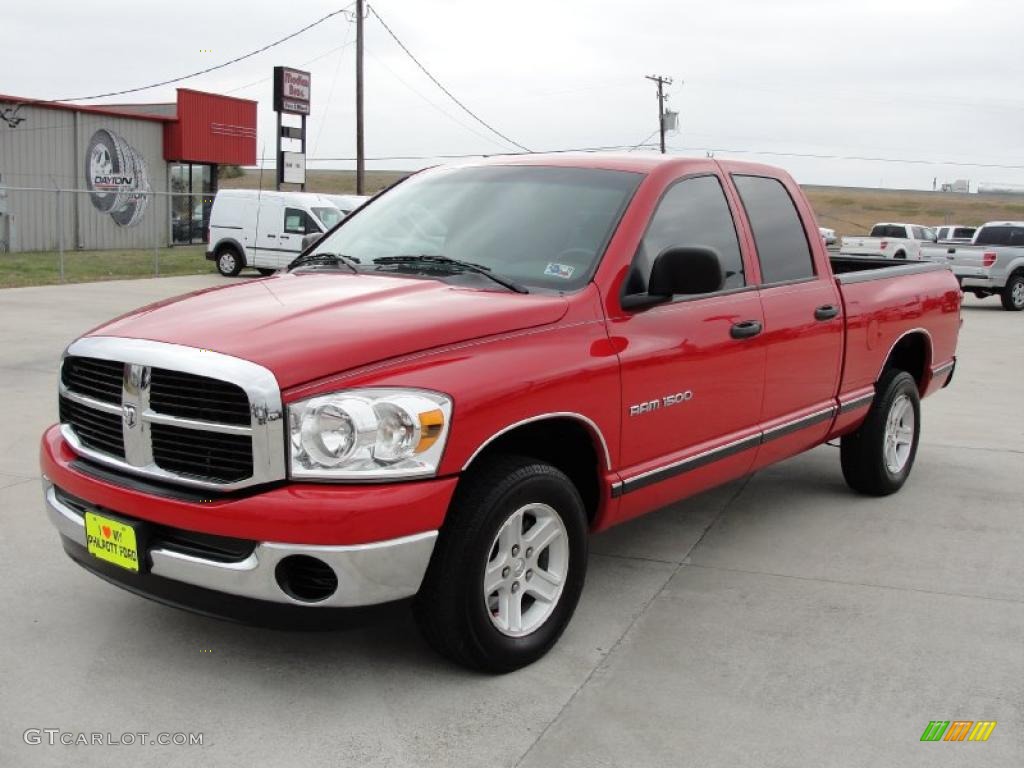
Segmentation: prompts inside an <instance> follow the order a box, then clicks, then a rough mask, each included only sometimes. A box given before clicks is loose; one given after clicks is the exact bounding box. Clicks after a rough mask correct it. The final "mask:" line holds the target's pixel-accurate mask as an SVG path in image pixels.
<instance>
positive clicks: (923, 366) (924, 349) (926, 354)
mask: <svg viewBox="0 0 1024 768" xmlns="http://www.w3.org/2000/svg"><path fill="white" fill-rule="evenodd" d="M932 357H933V346H932V336H931V334H930V333H929V332H928V331H927V330H926V329H924V328H912V329H911V330H909V331H905V332H904V333H903V334H901V335H900V336H899V338H897V339H896V341H894V342H893V344H892V346H891V347H890V348H889V354H888V355H886V357H885V362H884V363H883V364H882V368H881V370H880V371H879V372H878V378H877V379H876V381H880V380H881V378H882V376H883V375H884V374H885V372H886V371H887V370H889V369H890V368H896V369H898V370H901V371H906V372H907V373H909V374H910V375H911V376H913V377H914V381H916V382H917V388H918V391H919V392H920V393H921V395H922V396H924V392H925V388H926V387H927V385H928V375H929V373H930V372H931V365H932Z"/></svg>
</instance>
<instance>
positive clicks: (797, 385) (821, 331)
mask: <svg viewBox="0 0 1024 768" xmlns="http://www.w3.org/2000/svg"><path fill="white" fill-rule="evenodd" d="M731 178H732V182H733V184H734V185H735V187H736V190H737V192H738V193H739V198H740V200H741V202H742V205H743V208H744V210H745V211H746V214H747V221H748V222H749V225H750V236H751V237H752V239H753V241H754V242H753V244H754V248H755V251H756V254H757V261H758V265H759V268H760V278H761V286H760V294H761V306H762V308H763V311H764V333H763V340H762V344H763V345H764V348H765V353H766V360H765V387H764V402H763V405H762V407H761V424H762V428H763V430H764V433H765V434H764V438H763V445H762V447H761V449H760V451H759V453H758V456H757V462H756V465H757V466H764V465H766V464H770V463H772V462H774V461H778V460H779V459H781V458H784V457H785V456H789V455H792V454H795V453H798V452H799V451H802V450H805V449H806V448H809V447H811V446H813V445H816V444H817V443H819V442H821V441H822V440H824V438H825V436H826V434H827V433H828V429H829V425H830V423H831V420H832V417H833V415H834V411H835V409H834V405H835V396H836V392H837V391H838V387H839V376H840V369H841V365H842V353H843V320H842V317H841V315H842V302H841V299H840V295H839V287H838V286H837V285H836V283H835V280H834V279H833V278H832V274H831V270H830V268H829V266H828V263H827V259H828V257H827V255H826V254H825V252H824V250H823V249H822V248H821V247H820V245H819V244H818V241H817V238H815V237H814V236H813V233H814V231H815V229H814V218H813V215H812V214H811V211H810V210H809V209H808V208H807V206H806V203H805V202H804V199H803V197H802V196H801V195H800V193H799V189H798V188H797V187H796V186H795V184H793V185H792V187H791V188H790V187H788V186H787V183H784V182H783V181H781V180H780V179H777V178H773V177H770V176H753V175H745V174H732V177H731Z"/></svg>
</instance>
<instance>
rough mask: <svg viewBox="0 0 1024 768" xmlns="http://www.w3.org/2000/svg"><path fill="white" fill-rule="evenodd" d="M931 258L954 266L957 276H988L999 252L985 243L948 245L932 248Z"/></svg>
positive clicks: (930, 251) (954, 272)
mask: <svg viewBox="0 0 1024 768" xmlns="http://www.w3.org/2000/svg"><path fill="white" fill-rule="evenodd" d="M929 258H930V259H931V260H932V261H936V262H939V263H940V264H945V265H946V266H948V267H952V269H953V274H955V275H956V276H957V277H988V273H989V269H990V268H991V267H992V265H993V264H995V262H996V258H997V254H996V252H995V251H994V250H993V249H992V248H986V247H985V246H983V245H948V246H945V247H939V248H932V249H930V250H929Z"/></svg>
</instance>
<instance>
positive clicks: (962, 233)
mask: <svg viewBox="0 0 1024 768" xmlns="http://www.w3.org/2000/svg"><path fill="white" fill-rule="evenodd" d="M974 232H975V229H974V228H973V227H957V228H956V229H954V230H953V234H952V237H959V238H971V237H974Z"/></svg>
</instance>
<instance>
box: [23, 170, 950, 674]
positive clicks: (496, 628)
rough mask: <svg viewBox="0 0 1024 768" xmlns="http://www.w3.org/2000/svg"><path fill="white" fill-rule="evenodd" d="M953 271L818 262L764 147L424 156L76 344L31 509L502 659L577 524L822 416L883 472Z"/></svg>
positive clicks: (328, 615)
mask: <svg viewBox="0 0 1024 768" xmlns="http://www.w3.org/2000/svg"><path fill="white" fill-rule="evenodd" d="M960 301H961V293H960V289H959V287H958V285H957V282H956V279H955V278H954V276H953V274H952V273H951V272H950V271H949V270H948V269H947V268H945V267H942V266H940V265H937V264H931V263H900V264H893V262H891V261H888V260H873V259H869V258H835V259H832V260H831V262H830V259H829V257H828V256H827V254H826V252H825V249H824V248H823V247H822V244H821V238H820V237H819V236H818V234H817V223H816V221H815V218H814V214H813V212H812V211H811V208H810V206H809V205H808V203H807V201H806V199H805V198H804V196H803V194H802V193H801V190H800V188H799V187H798V186H797V185H796V183H794V181H793V180H792V179H791V178H790V177H789V176H788V175H787V174H786V173H784V172H782V171H779V170H776V169H774V168H769V167H765V166H760V165H752V164H746V163H734V162H721V161H716V160H711V159H707V160H704V159H700V160H697V159H679V158H675V159H671V158H670V159H666V158H662V157H635V156H625V157H620V156H598V155H585V156H580V157H567V156H534V157H528V158H520V159H493V160H489V161H486V162H482V163H477V164H471V165H465V166H458V167H447V168H439V169H434V170H430V171H426V172H423V173H419V174H415V175H414V176H412V177H411V178H409V179H407V180H406V181H404V182H402V183H401V184H398V185H397V186H395V187H394V188H392V189H391V190H389V191H387V192H386V193H384V194H382V195H380V196H378V197H377V198H376V199H374V200H373V201H372V202H370V203H369V204H367V205H366V206H365V207H363V208H361V209H359V210H358V211H357V212H355V213H354V214H352V215H351V216H349V217H348V218H346V219H345V220H344V221H343V222H342V223H341V224H340V225H339V226H337V227H336V228H335V229H333V230H332V231H330V232H329V233H327V234H326V235H325V236H324V237H323V239H322V240H320V241H319V242H317V243H316V244H315V245H313V246H311V247H310V248H309V249H307V251H306V252H305V253H303V254H302V255H301V256H300V257H299V258H297V259H296V260H295V261H294V262H293V263H292V265H291V266H290V267H289V268H288V269H287V270H285V271H282V272H279V273H278V274H276V275H274V276H272V277H269V278H265V279H251V280H247V281H245V282H244V283H243V284H237V285H232V286H219V287H216V288H211V289H209V290H205V291H199V292H197V293H193V294H191V295H188V296H183V297H180V298H177V299H172V300H169V301H164V302H161V303H158V304H154V305H152V306H149V307H146V308H144V309H141V310H138V311H136V312H133V313H131V314H128V315H125V316H123V317H121V318H118V319H116V320H113V321H111V322H110V323H107V324H106V325H103V326H101V327H99V328H97V329H95V330H93V331H91V332H89V333H88V334H86V335H85V336H83V337H82V338H80V339H78V340H77V341H75V342H74V343H72V344H71V345H70V346H69V347H68V349H67V351H66V352H65V356H64V358H63V363H62V368H61V376H60V383H59V388H60V397H59V406H60V423H59V424H57V425H55V426H53V427H52V428H50V429H49V430H48V431H47V432H46V433H45V435H44V436H43V438H42V446H41V463H42V472H43V475H44V493H45V506H46V509H47V511H48V515H49V517H50V519H51V520H52V522H53V523H54V524H55V525H56V527H57V529H58V530H59V532H60V534H61V539H62V543H63V546H64V548H65V550H66V551H67V553H68V554H69V555H70V556H71V557H72V558H73V559H74V560H75V561H77V562H78V563H79V564H80V565H82V566H84V567H85V568H86V569H87V570H89V571H92V572H93V573H95V574H97V575H99V576H101V577H102V578H104V579H106V580H108V581H110V582H112V583H114V584H116V585H118V586H121V587H123V588H125V589H128V590H131V591H133V592H136V593H138V594H141V595H144V596H146V597H150V598H153V599H156V600H158V601H162V602H165V603H169V604H172V605H176V606H179V607H185V608H189V609H192V610H195V611H200V612H203V613H207V614H213V615H217V616H221V617H228V618H233V619H237V620H242V621H250V622H258V623H264V624H267V623H270V624H278V625H281V624H283V625H284V626H290V627H321V626H328V625H332V626H333V625H334V624H335V623H337V622H339V621H341V622H343V621H345V620H346V619H347V618H349V617H351V616H352V615H353V612H357V613H366V612H368V611H370V612H373V611H375V610H376V609H379V608H381V607H393V606H394V605H396V604H408V603H411V604H412V607H413V610H414V612H415V616H416V618H417V621H418V623H419V625H420V626H421V628H422V630H423V633H424V635H425V636H426V638H427V639H428V641H429V642H430V643H431V644H432V645H433V646H435V647H436V648H437V649H438V650H439V651H441V652H442V653H444V654H446V655H447V656H449V657H451V658H453V659H455V660H457V661H458V662H461V663H463V664H466V665H470V666H473V667H477V668H481V669H486V670H490V671H505V670H510V669H515V668H517V667H520V666H523V665H525V664H528V663H530V662H532V661H534V660H536V659H537V658H539V657H540V656H541V655H542V654H544V653H545V652H546V651H547V650H548V649H549V648H550V647H551V646H552V645H553V644H554V643H555V641H556V640H557V639H558V637H559V635H560V634H561V632H562V631H563V629H564V628H565V627H566V625H567V624H568V622H569V620H570V617H571V615H572V613H573V611H574V609H575V607H576V603H577V600H578V598H579V596H580V592H581V590H582V588H583V581H584V575H585V572H586V568H587V535H588V534H589V533H590V532H593V531H600V530H603V529H606V528H608V527H609V526H612V525H616V524H618V523H621V522H623V521H625V520H629V519H631V518H634V517H636V516H637V515H641V514H643V513H645V512H648V511H650V510H653V509H656V508H658V507H661V506H663V505H665V504H668V503H669V502H673V501H676V500H678V499H681V498H683V497H686V496H689V495H692V494H695V493H698V492H700V491H703V490H705V489H707V488H711V487H712V486H716V485H719V484H721V483H724V482H727V481H729V480H732V479H734V478H738V477H741V476H743V475H746V474H749V473H751V472H755V471H757V470H758V469H760V468H761V467H764V466H766V465H769V464H772V463H774V462H777V461H780V460H782V459H785V458H787V457H789V456H793V455H794V454H797V453H800V452H801V451H806V450H808V449H810V448H813V447H815V446H817V445H820V444H821V443H823V442H825V441H827V440H834V439H837V438H838V439H840V440H841V451H840V456H841V464H842V471H843V474H844V476H845V478H846V480H847V482H848V484H849V485H850V486H851V487H852V488H853V489H854V490H855V491H859V492H861V493H867V494H876V495H884V494H888V493H892V492H894V491H896V490H898V489H899V488H900V486H901V485H902V484H903V482H904V481H905V480H906V479H907V476H908V474H909V473H910V470H911V467H912V465H913V463H914V456H915V452H916V449H917V445H918V438H919V434H920V425H921V412H920V409H919V399H920V398H921V397H924V396H925V395H929V394H931V393H933V392H935V391H936V390H938V389H940V388H942V387H944V386H945V385H946V384H948V383H949V381H950V378H951V376H952V374H953V369H954V365H955V362H956V358H955V351H956V343H957V335H958V331H959V327H960V322H961V320H960Z"/></svg>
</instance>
